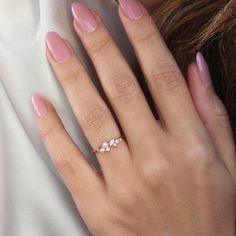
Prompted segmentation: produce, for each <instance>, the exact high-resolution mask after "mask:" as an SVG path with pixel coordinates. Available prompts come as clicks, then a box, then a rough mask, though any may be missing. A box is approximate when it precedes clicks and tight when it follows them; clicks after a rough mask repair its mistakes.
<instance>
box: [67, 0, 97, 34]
mask: <svg viewBox="0 0 236 236" xmlns="http://www.w3.org/2000/svg"><path fill="white" fill-rule="evenodd" d="M71 8H72V13H73V16H74V18H75V20H76V22H77V23H78V25H79V27H80V29H81V30H82V31H84V32H93V31H94V30H96V28H97V26H98V25H97V20H96V18H95V16H94V15H93V14H92V12H91V11H90V10H89V9H88V8H87V7H86V6H85V5H83V4H81V3H79V2H74V3H73V4H72V7H71Z"/></svg>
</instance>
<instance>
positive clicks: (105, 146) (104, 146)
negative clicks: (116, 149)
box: [102, 142, 110, 148]
mask: <svg viewBox="0 0 236 236" xmlns="http://www.w3.org/2000/svg"><path fill="white" fill-rule="evenodd" d="M109 146H110V145H109V143H108V142H104V143H103V144H102V147H103V148H108V147H109Z"/></svg>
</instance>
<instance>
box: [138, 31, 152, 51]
mask: <svg viewBox="0 0 236 236" xmlns="http://www.w3.org/2000/svg"><path fill="white" fill-rule="evenodd" d="M155 40H156V32H154V31H153V30H149V31H147V32H145V33H144V32H143V33H142V34H140V35H137V36H136V43H137V44H140V45H141V46H142V47H143V46H144V45H145V44H152V43H153V42H155Z"/></svg>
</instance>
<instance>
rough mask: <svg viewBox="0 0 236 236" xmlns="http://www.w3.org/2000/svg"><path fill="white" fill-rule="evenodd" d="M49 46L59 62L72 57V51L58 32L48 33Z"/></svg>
mask: <svg viewBox="0 0 236 236" xmlns="http://www.w3.org/2000/svg"><path fill="white" fill-rule="evenodd" d="M46 42H47V47H48V49H49V50H50V52H51V54H52V56H53V58H54V59H55V61H56V62H58V63H65V62H67V61H68V60H69V58H70V57H71V52H70V50H69V48H68V46H67V44H66V42H65V41H64V39H62V38H61V37H60V36H59V35H58V34H57V33H56V32H49V33H48V34H47V40H46Z"/></svg>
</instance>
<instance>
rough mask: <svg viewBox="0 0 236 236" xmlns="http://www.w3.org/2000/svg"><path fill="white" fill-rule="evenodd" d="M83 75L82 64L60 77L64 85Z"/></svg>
mask: <svg viewBox="0 0 236 236" xmlns="http://www.w3.org/2000/svg"><path fill="white" fill-rule="evenodd" d="M82 76H83V70H82V68H81V67H80V66H74V67H72V68H71V69H70V70H69V71H66V72H65V73H63V74H62V75H61V76H60V77H61V78H60V79H61V82H62V83H63V84H64V85H67V84H71V82H72V83H73V82H74V81H76V80H77V79H79V78H80V77H82Z"/></svg>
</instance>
